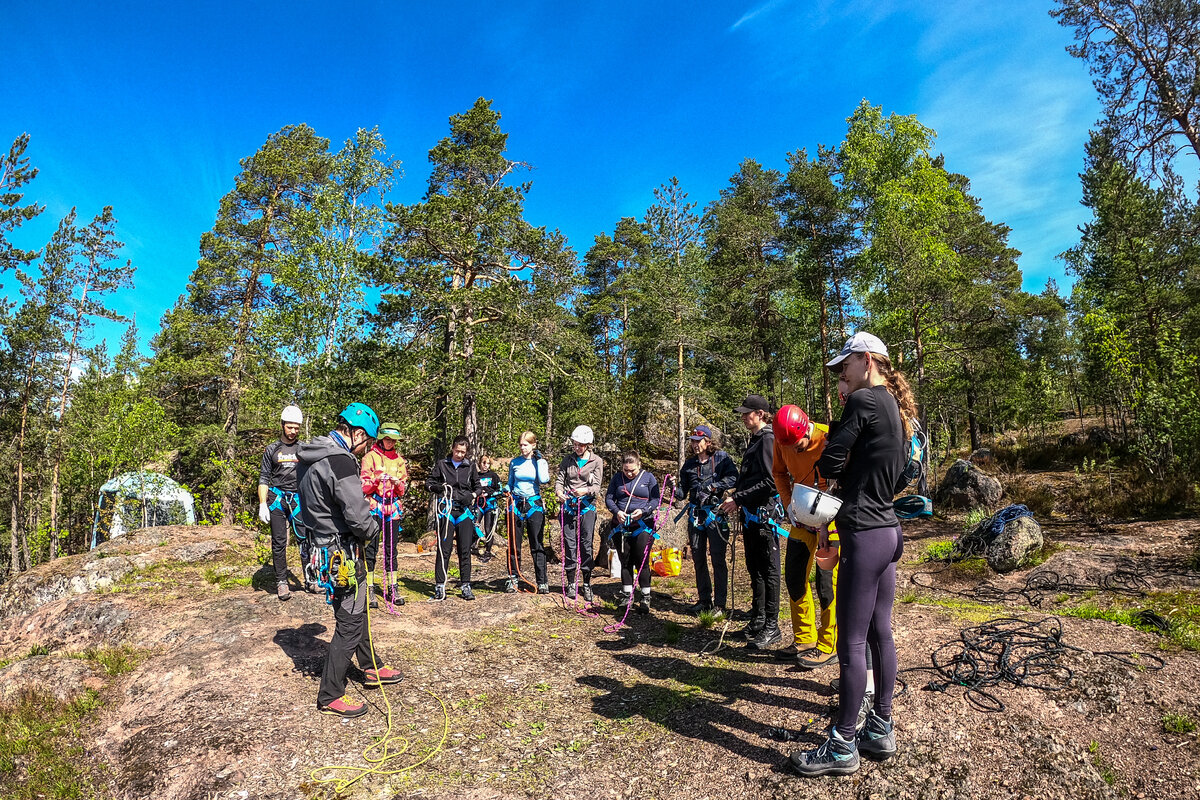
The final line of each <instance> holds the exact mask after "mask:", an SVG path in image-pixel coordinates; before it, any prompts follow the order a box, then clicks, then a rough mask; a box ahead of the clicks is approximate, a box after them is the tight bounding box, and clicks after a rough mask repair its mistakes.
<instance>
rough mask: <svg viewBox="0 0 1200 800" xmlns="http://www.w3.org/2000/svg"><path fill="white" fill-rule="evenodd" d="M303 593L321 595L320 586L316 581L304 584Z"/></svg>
mask: <svg viewBox="0 0 1200 800" xmlns="http://www.w3.org/2000/svg"><path fill="white" fill-rule="evenodd" d="M304 591H306V592H308V593H309V594H321V586H320V584H318V583H317V582H316V581H309V582H308V583H306V584H304Z"/></svg>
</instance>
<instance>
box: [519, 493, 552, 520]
mask: <svg viewBox="0 0 1200 800" xmlns="http://www.w3.org/2000/svg"><path fill="white" fill-rule="evenodd" d="M519 500H524V501H526V502H525V505H526V509H525V511H524V513H522V511H521V503H520V502H519ZM539 511H541V512H542V513H543V514H545V513H546V508H545V506H543V505H542V496H541V495H540V494H535V495H534V496H533V497H521V496H520V495H515V494H514V495H513V500H512V513H513V515H514V516H515V517H516V518H517V519H519V520H522V521H524V520H527V519H529V518H530V517H532V516H533V515H534V514H536V513H537V512H539Z"/></svg>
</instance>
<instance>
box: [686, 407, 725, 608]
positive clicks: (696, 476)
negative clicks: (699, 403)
mask: <svg viewBox="0 0 1200 800" xmlns="http://www.w3.org/2000/svg"><path fill="white" fill-rule="evenodd" d="M712 436H713V432H712V428H710V427H708V426H707V425H697V426H696V428H695V430H693V431H692V435H691V436H689V437H688V439H689V440H690V441H691V443H692V453H693V455H692V456H691V457H690V458H688V459H687V460H686V461H684V462H683V467H682V468H681V469H680V470H679V493H680V494H681V495H682V496H683V497H684V498H686V499H687V501H688V546H689V547H691V550H692V563H693V564H694V565H695V567H696V593H697V594H699V595H700V597H699V599H698V600H697V601H696V604H695V605H693V606H691V607H690V608H689V609H688V613H689V614H699V613H700V612H701V611H709V610H712V609H713V608H714V607H715V608H716V609H717V613H718V614H721V613H723V612H724V608H725V602H726V598H727V595H728V592H729V567H728V566H727V565H726V563H725V553H726V549H727V547H728V545H729V520H728V519H727V518H726V517H725V515H724V514H720V513H718V512H717V506H718V505H720V503H721V498H722V495H724V494H725V492H726V491H727V490H729V489H732V488H733V485H734V484H735V483H737V478H738V471H737V467H736V466H734V463H733V459H732V458H730V457H729V454H728V453H726V452H725V451H724V450H719V449H717V446H716V445H715V444H714V443H713V440H712ZM706 551H707V554H706ZM710 558H711V559H712V578H710V577H709V574H708V560H709V559H710Z"/></svg>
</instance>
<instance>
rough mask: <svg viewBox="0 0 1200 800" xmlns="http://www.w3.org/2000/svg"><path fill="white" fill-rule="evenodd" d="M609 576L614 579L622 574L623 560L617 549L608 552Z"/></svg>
mask: <svg viewBox="0 0 1200 800" xmlns="http://www.w3.org/2000/svg"><path fill="white" fill-rule="evenodd" d="M608 574H609V575H610V576H612V577H614V578H615V577H617V576H618V575H620V574H621V559H620V557H619V556H618V555H617V550H616V548H612V549H610V550H609V551H608Z"/></svg>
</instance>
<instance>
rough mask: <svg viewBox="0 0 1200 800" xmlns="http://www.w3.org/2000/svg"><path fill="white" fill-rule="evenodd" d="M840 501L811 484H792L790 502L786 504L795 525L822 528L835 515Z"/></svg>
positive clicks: (839, 506) (840, 505) (831, 520)
mask: <svg viewBox="0 0 1200 800" xmlns="http://www.w3.org/2000/svg"><path fill="white" fill-rule="evenodd" d="M841 507H842V501H841V500H840V499H839V498H837V497H834V496H833V495H831V494H829V493H827V492H822V491H820V490H819V489H814V488H813V487H811V486H803V485H799V486H793V487H792V502H791V504H789V505H788V517H789V518H791V520H792V522H793V523H794V524H796V525H805V526H807V527H809V528H823V527H825V526H826V525H828V524H829V523H830V522H833V518H834V517H836V516H837V513H838V510H839V509H840V508H841Z"/></svg>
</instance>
